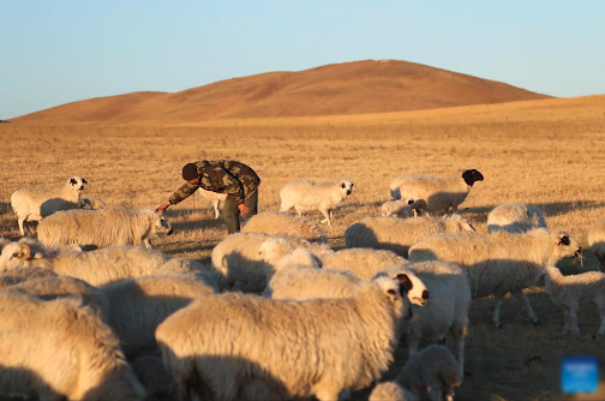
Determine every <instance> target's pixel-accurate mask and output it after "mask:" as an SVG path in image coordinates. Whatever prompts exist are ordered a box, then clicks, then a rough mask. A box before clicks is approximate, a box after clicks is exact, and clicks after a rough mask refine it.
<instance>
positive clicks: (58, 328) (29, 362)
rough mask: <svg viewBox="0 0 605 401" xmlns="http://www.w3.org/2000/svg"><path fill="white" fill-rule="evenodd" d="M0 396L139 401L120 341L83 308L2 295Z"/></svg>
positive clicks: (140, 391)
mask: <svg viewBox="0 0 605 401" xmlns="http://www.w3.org/2000/svg"><path fill="white" fill-rule="evenodd" d="M0 315H2V319H0V338H1V339H2V340H1V341H0V394H2V395H5V396H11V395H13V396H20V395H32V393H35V394H37V396H38V398H39V399H40V400H41V401H52V400H59V399H62V398H65V399H69V400H82V401H103V400H122V401H141V400H142V399H143V397H144V395H145V390H144V389H143V387H142V386H141V384H140V383H139V381H138V380H137V378H136V377H135V375H134V373H133V372H132V369H131V368H130V366H129V365H128V363H127V362H126V360H125V358H124V355H123V353H122V351H121V350H120V348H119V346H118V341H117V340H116V338H115V336H114V335H113V334H112V333H111V330H110V329H109V328H107V327H106V326H105V325H104V324H103V323H102V322H101V320H100V319H99V318H98V317H97V316H95V314H94V313H92V311H91V310H90V309H89V308H87V307H82V306H81V305H80V304H79V302H77V301H74V300H70V299H57V300H54V301H41V300H39V299H36V298H34V297H30V296H27V295H24V294H19V293H16V292H12V291H0Z"/></svg>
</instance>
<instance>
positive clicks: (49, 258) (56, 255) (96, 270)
mask: <svg viewBox="0 0 605 401" xmlns="http://www.w3.org/2000/svg"><path fill="white" fill-rule="evenodd" d="M169 260H170V259H169V258H168V257H167V256H165V255H164V254H162V253H161V252H157V251H152V250H148V249H144V248H141V247H132V246H121V247H109V248H102V249H99V250H96V251H92V252H78V251H74V250H71V249H61V248H46V247H44V246H42V245H41V244H40V243H39V242H37V241H33V240H21V241H19V242H11V243H10V244H8V245H7V246H5V248H4V250H3V251H2V255H0V272H4V271H7V270H11V269H19V268H23V267H35V266H38V267H44V268H47V269H51V270H53V271H54V272H55V273H57V274H60V275H66V276H72V277H76V278H79V279H80V280H84V281H86V282H87V283H89V284H91V285H94V286H99V285H105V284H109V283H112V282H115V281H122V280H126V279H129V278H133V277H139V276H151V275H154V274H160V273H162V274H166V273H169V272H170V269H167V268H166V266H168V267H171V266H170V265H169V264H168V263H167V262H169Z"/></svg>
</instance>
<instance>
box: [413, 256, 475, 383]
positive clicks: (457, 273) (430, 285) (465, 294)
mask: <svg viewBox="0 0 605 401" xmlns="http://www.w3.org/2000/svg"><path fill="white" fill-rule="evenodd" d="M409 268H410V269H411V270H412V271H414V272H415V273H416V276H417V278H418V279H420V280H422V283H424V285H425V286H426V288H427V290H428V293H429V294H430V295H431V296H430V298H428V299H427V302H426V305H425V306H423V307H419V306H417V305H412V314H413V316H412V318H411V319H410V320H408V321H406V324H405V325H404V332H403V338H402V340H404V341H405V342H406V343H407V348H408V351H409V355H410V356H412V355H414V354H415V353H416V352H417V351H418V344H419V343H420V341H421V340H426V341H428V342H429V343H438V342H441V341H443V340H446V341H447V342H448V348H450V350H451V351H452V352H453V353H454V355H455V356H456V359H457V360H458V364H459V373H460V377H462V376H464V345H465V338H466V335H467V332H468V322H469V319H468V314H469V309H470V306H471V289H470V286H469V283H468V280H467V278H466V275H465V274H464V272H463V271H462V269H460V268H459V267H458V266H456V265H453V264H450V263H443V262H424V263H416V264H412V265H409Z"/></svg>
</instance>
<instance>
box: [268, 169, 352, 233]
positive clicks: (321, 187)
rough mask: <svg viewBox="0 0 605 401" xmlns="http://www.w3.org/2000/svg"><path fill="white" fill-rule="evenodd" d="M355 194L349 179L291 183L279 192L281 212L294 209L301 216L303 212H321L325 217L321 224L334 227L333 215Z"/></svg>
mask: <svg viewBox="0 0 605 401" xmlns="http://www.w3.org/2000/svg"><path fill="white" fill-rule="evenodd" d="M352 192H353V183H352V182H351V181H349V180H347V179H342V180H339V181H324V182H315V181H311V180H297V181H290V182H289V183H287V184H286V185H284V187H283V188H282V189H281V191H280V192H279V197H280V198H281V209H280V211H281V212H287V211H288V210H290V209H291V208H294V210H296V212H297V213H298V215H299V216H300V214H301V212H302V211H303V210H319V211H320V212H321V213H322V214H323V215H324V220H322V221H321V223H328V225H329V226H330V227H332V217H333V216H332V214H333V211H334V209H336V208H337V207H338V205H340V203H342V202H343V201H344V200H345V199H346V198H347V197H348V196H349V195H351V193H352Z"/></svg>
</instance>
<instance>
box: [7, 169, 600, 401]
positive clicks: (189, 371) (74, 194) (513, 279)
mask: <svg viewBox="0 0 605 401" xmlns="http://www.w3.org/2000/svg"><path fill="white" fill-rule="evenodd" d="M482 180H483V175H482V174H481V173H480V172H478V171H477V170H466V171H464V172H463V173H462V174H461V175H458V176H454V177H449V178H433V177H425V176H419V175H405V176H398V177H395V178H394V179H393V181H392V182H391V185H390V193H391V197H392V198H393V199H392V200H391V201H389V202H386V203H385V204H384V205H383V207H382V213H383V216H377V217H367V218H364V219H362V220H360V221H358V222H356V223H354V224H353V225H351V226H350V227H349V228H347V229H346V231H345V243H346V247H345V249H343V250H339V251H333V250H332V249H330V247H329V246H328V244H327V242H326V236H325V232H324V231H323V229H322V228H321V227H320V226H319V225H318V224H317V223H316V222H315V221H313V220H311V219H308V218H306V217H303V216H301V212H302V211H305V210H319V211H321V212H322V214H323V216H324V220H323V222H325V223H328V224H330V225H331V222H332V219H333V211H334V209H336V208H337V207H338V206H339V204H341V203H342V202H343V201H344V200H346V198H347V197H348V196H349V195H350V194H351V193H352V191H353V183H352V182H351V181H349V180H346V179H343V180H338V181H330V182H322V183H315V182H313V181H308V180H299V181H293V182H291V183H288V184H287V185H286V186H284V188H283V189H282V190H281V192H280V197H281V199H282V205H281V210H280V211H279V212H277V211H275V212H265V213H261V214H258V215H256V216H254V217H252V218H251V219H250V220H249V221H248V223H247V224H246V225H245V226H244V228H243V229H242V232H241V233H237V234H232V235H229V236H227V237H226V238H225V239H224V240H223V241H222V242H220V243H219V244H218V245H217V246H216V247H215V248H214V249H213V251H212V255H211V261H210V262H209V263H206V264H204V263H199V262H197V261H194V260H191V259H187V258H169V257H168V256H166V255H164V254H162V253H161V252H158V251H155V250H153V249H151V242H150V240H151V238H152V237H153V236H155V235H157V234H171V233H172V227H171V225H170V223H169V222H168V221H167V220H166V218H165V217H164V216H163V215H161V214H157V213H155V212H152V211H149V210H120V209H112V208H107V207H106V205H105V203H104V202H103V201H102V200H101V199H98V198H85V199H82V197H81V193H82V191H83V190H84V187H85V184H86V180H85V179H83V178H82V177H77V176H76V177H72V178H70V179H69V180H68V181H67V182H66V183H65V184H64V185H63V186H62V187H61V188H58V189H56V190H50V191H49V190H38V189H23V190H19V191H16V192H15V193H13V195H12V196H11V204H12V207H13V210H14V211H15V213H16V214H17V217H18V225H19V230H20V233H21V235H25V222H30V221H39V224H38V225H37V228H36V232H37V236H38V240H33V239H30V238H25V237H23V238H22V239H21V240H19V241H9V240H6V239H0V244H1V245H2V253H1V254H0V314H1V315H2V319H0V400H5V399H11V398H3V397H21V398H20V399H23V398H25V399H28V400H29V399H39V400H41V401H51V400H53V401H54V400H59V399H61V397H64V398H65V399H68V400H73V401H75V400H78V401H80V400H82V401H84V400H85V401H97V400H98V401H101V400H115V401H129V400H133V401H134V400H140V401H142V400H148V401H149V400H194V399H197V400H200V401H202V400H220V401H235V400H244V401H245V400H250V401H252V400H284V399H301V400H302V399H310V398H311V397H315V398H317V399H318V400H320V401H335V400H342V399H346V398H347V397H348V396H349V395H350V392H351V391H356V390H359V389H362V388H365V387H368V386H371V385H374V389H373V391H372V393H371V395H370V398H369V400H370V401H404V400H407V401H410V400H419V399H420V397H421V396H422V394H428V396H429V397H430V399H431V400H433V401H445V400H448V401H451V400H453V397H454V388H455V387H456V386H459V385H460V384H461V382H462V380H463V378H464V352H465V337H466V336H467V331H468V326H469V309H470V306H471V302H472V299H473V298H479V297H485V296H489V295H494V296H495V297H496V299H497V304H496V308H495V311H494V317H493V320H494V324H495V326H496V327H498V328H500V327H502V324H501V322H500V306H501V303H502V301H503V299H504V297H505V295H506V294H508V293H511V294H512V295H514V296H518V297H519V298H520V299H522V301H523V303H524V305H525V308H526V311H527V315H528V317H529V319H530V320H531V322H532V323H534V324H537V323H539V319H538V317H537V316H536V314H535V313H534V311H533V309H532V307H531V304H530V302H529V299H528V298H527V297H526V295H525V294H524V293H523V289H524V288H528V287H531V286H533V285H535V284H536V283H537V282H538V281H539V280H540V278H541V277H544V278H545V282H546V292H547V293H548V295H549V296H550V297H551V299H552V300H553V301H554V302H555V303H556V304H558V305H560V306H561V307H562V308H563V310H564V316H565V326H564V333H568V332H571V333H574V334H578V333H579V328H578V318H577V312H578V309H579V307H580V302H581V301H582V300H590V301H593V302H594V303H596V305H597V307H598V310H599V313H600V317H601V322H600V327H599V331H598V332H599V334H605V273H602V272H587V273H583V274H578V275H573V276H563V275H562V274H561V272H560V271H559V269H558V268H557V267H556V266H555V264H556V263H557V262H558V261H559V260H561V259H562V258H564V257H566V256H574V255H575V256H581V248H580V245H579V244H578V243H577V242H576V241H575V240H574V239H573V238H572V237H571V236H570V235H569V234H567V233H566V232H563V231H559V230H549V229H548V228H547V223H546V219H545V218H544V216H543V215H542V213H540V211H539V210H538V209H536V208H533V207H528V206H526V205H523V204H519V203H508V204H504V205H501V206H498V207H496V208H495V209H494V210H493V211H492V212H491V213H490V214H489V216H488V221H487V224H488V234H487V235H478V234H476V233H475V228H474V227H473V226H472V225H471V224H470V222H469V221H468V220H466V219H465V218H463V217H461V216H460V215H457V214H455V212H456V211H457V209H458V207H459V205H460V204H461V203H463V202H464V200H465V199H466V197H467V195H468V194H469V192H470V190H471V188H472V187H473V184H474V183H475V182H477V181H482ZM200 195H201V196H204V197H206V198H209V199H211V200H212V201H213V204H214V208H215V213H216V217H218V216H219V213H218V204H219V202H220V201H222V200H224V195H222V194H215V193H210V192H206V191H200ZM291 208H294V209H295V210H296V211H297V215H293V214H289V213H287V211H288V210H290V209H291ZM439 213H444V214H445V216H443V218H439V219H437V218H435V217H434V215H435V214H439ZM395 216H398V217H395ZM587 238H588V241H589V244H590V245H591V247H592V250H593V252H595V253H596V255H597V258H598V260H599V261H600V263H601V270H604V271H605V219H603V220H601V221H599V222H597V223H596V224H595V225H594V226H593V227H591V229H590V230H589V232H588V235H587ZM402 344H403V345H405V346H406V347H407V349H408V352H409V358H408V361H407V362H406V364H405V365H404V367H403V368H402V370H401V372H400V373H399V375H398V376H397V378H396V379H395V380H394V381H391V382H383V383H379V381H380V379H381V376H382V374H383V373H384V372H386V371H387V370H388V368H389V365H390V364H391V363H392V362H393V359H394V356H393V355H394V352H395V351H396V349H397V347H398V346H399V345H402ZM425 345H428V346H426V347H425V348H422V349H421V346H425ZM13 399H14V398H13Z"/></svg>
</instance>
